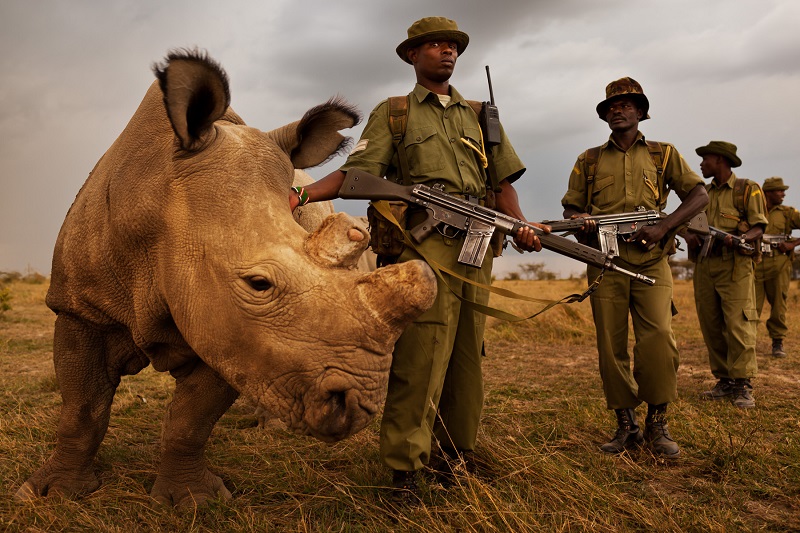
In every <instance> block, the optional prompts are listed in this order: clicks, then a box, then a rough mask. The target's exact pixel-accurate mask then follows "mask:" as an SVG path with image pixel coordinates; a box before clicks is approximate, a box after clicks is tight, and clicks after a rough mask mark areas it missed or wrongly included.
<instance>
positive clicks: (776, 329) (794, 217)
mask: <svg viewBox="0 0 800 533" xmlns="http://www.w3.org/2000/svg"><path fill="white" fill-rule="evenodd" d="M788 188H789V186H788V185H784V184H783V178H778V177H772V178H767V179H766V180H764V185H763V187H762V188H761V189H762V190H763V191H764V197H765V198H766V200H767V219H768V220H769V223H768V224H767V229H766V231H764V234H765V235H768V236H780V238H781V239H785V240H781V241H780V242H774V243H770V242H767V241H768V239H765V241H764V243H763V244H762V247H761V249H762V251H763V260H762V261H761V263H759V264H757V265H756V309H758V316H759V318H760V317H761V310H762V309H763V308H764V298H765V297H766V299H767V301H768V302H769V305H770V306H771V309H770V313H769V318H768V319H767V332H768V333H769V336H770V338H771V339H772V355H773V356H775V357H786V351H785V350H784V348H783V339H784V338H785V337H786V334H787V333H788V332H789V327H788V326H787V325H786V299H787V298H788V296H789V282H790V281H791V279H792V263H793V262H794V249H795V247H796V246H797V245H798V244H800V239H792V238H791V233H792V230H795V229H800V212H798V211H797V209H795V208H794V207H789V206H788V205H783V199H784V198H785V197H786V189H788Z"/></svg>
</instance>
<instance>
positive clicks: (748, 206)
mask: <svg viewBox="0 0 800 533" xmlns="http://www.w3.org/2000/svg"><path fill="white" fill-rule="evenodd" d="M737 179H745V178H737V177H736V174H733V173H732V174H731V177H730V178H729V179H728V181H727V182H725V183H723V184H719V183H717V180H716V178H714V179H713V180H711V183H708V184H707V185H706V189H707V190H708V206H707V207H706V215H707V216H708V224H709V225H710V226H714V227H715V228H717V229H721V230H722V231H727V232H728V233H733V234H735V235H736V234H738V231H737V227H738V225H739V210H738V209H736V204H735V203H734V201H733V200H734V199H733V192H734V191H733V187H734V183H736V180H737ZM745 211H746V212H745V221H746V222H747V223H748V224H749V225H750V227H753V226H754V225H756V224H761V225H764V226H766V225H767V223H768V220H767V206H766V203H765V202H764V194H763V193H762V192H761V187H759V186H758V184H756V183H755V182H753V187H752V189H751V190H750V196H749V197H748V198H747V199H746V201H745Z"/></svg>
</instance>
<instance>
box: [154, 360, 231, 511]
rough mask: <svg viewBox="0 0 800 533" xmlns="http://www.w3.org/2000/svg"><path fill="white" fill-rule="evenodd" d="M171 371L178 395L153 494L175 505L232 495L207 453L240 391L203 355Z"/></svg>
mask: <svg viewBox="0 0 800 533" xmlns="http://www.w3.org/2000/svg"><path fill="white" fill-rule="evenodd" d="M172 375H173V376H174V377H175V379H176V384H175V395H174V396H173V399H172V403H170V406H169V408H168V409H167V414H166V418H165V419H164V428H163V433H162V437H161V464H160V465H159V468H158V476H157V477H156V482H155V484H154V485H153V490H152V491H150V495H151V496H152V497H153V498H155V499H156V500H158V501H159V502H161V503H163V504H165V505H174V506H176V507H182V506H192V505H202V504H204V503H205V502H206V501H207V500H210V499H214V498H217V497H221V498H223V499H230V498H231V493H230V491H229V490H228V489H227V488H226V487H225V484H224V483H223V482H222V480H221V479H220V478H219V476H216V475H215V474H212V473H211V472H210V471H209V470H208V468H206V463H205V460H204V458H203V454H204V452H205V446H206V442H207V441H208V438H209V436H210V435H211V430H212V429H213V428H214V425H215V424H216V423H217V420H219V418H220V417H221V416H222V415H223V414H224V413H225V411H227V410H228V408H229V407H230V406H231V404H233V402H234V401H235V400H236V398H237V397H238V396H239V393H238V392H236V390H235V389H234V388H233V387H231V386H230V385H228V383H227V382H226V381H225V380H223V379H222V378H220V377H219V375H218V374H217V373H216V372H214V371H213V370H212V369H211V368H209V367H208V366H207V365H206V364H205V363H203V362H202V361H200V360H199V359H198V360H197V362H196V363H194V362H193V363H189V364H188V365H187V366H186V367H182V368H180V369H178V370H176V371H173V372H172Z"/></svg>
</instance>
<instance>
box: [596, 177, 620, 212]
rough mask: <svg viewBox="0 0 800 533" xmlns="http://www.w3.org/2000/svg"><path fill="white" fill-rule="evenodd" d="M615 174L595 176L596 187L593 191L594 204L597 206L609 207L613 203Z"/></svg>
mask: <svg viewBox="0 0 800 533" xmlns="http://www.w3.org/2000/svg"><path fill="white" fill-rule="evenodd" d="M614 180H615V178H614V175H613V174H611V175H609V176H603V177H602V178H595V180H594V189H593V191H592V205H594V206H596V207H600V208H603V207H607V206H609V205H611V204H612V203H613V202H614V200H615V198H614V187H613V185H614Z"/></svg>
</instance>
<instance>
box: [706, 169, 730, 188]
mask: <svg viewBox="0 0 800 533" xmlns="http://www.w3.org/2000/svg"><path fill="white" fill-rule="evenodd" d="M735 181H736V174H735V173H734V172H731V177H730V178H728V181H726V182H725V183H723V184H721V185H720V184H719V182H717V178H713V179H712V180H711V185H713V186H714V187H716V188H717V189H720V188H722V187H725V186H727V187H730V188H731V189H733V182H735Z"/></svg>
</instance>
